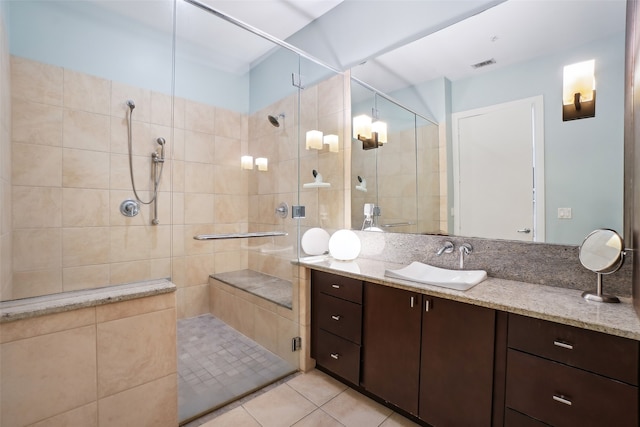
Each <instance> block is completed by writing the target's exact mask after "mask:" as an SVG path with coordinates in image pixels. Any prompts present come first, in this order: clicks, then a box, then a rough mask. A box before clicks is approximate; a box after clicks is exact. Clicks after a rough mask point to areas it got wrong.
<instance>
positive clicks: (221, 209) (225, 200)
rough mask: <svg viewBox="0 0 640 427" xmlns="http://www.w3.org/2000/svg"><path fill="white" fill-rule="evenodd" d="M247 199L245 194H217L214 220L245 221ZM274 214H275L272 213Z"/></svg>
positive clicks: (226, 221) (227, 221)
mask: <svg viewBox="0 0 640 427" xmlns="http://www.w3.org/2000/svg"><path fill="white" fill-rule="evenodd" d="M274 209H275V208H274ZM248 212H249V201H248V199H247V197H246V196H235V195H226V194H218V195H216V199H215V222H217V223H235V222H238V221H243V222H244V221H246V220H247V218H248V216H249V214H248ZM274 216H275V215H274Z"/></svg>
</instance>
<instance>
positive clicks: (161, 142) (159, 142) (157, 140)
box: [156, 137, 167, 146]
mask: <svg viewBox="0 0 640 427" xmlns="http://www.w3.org/2000/svg"><path fill="white" fill-rule="evenodd" d="M156 142H157V143H158V144H160V145H162V146H164V144H166V143H167V141H165V140H164V138H163V137H159V138H158V139H156Z"/></svg>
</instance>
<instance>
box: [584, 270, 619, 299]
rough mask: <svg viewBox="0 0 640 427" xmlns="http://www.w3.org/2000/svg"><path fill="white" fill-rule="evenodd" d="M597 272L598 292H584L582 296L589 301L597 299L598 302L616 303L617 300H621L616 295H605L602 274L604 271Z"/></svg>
mask: <svg viewBox="0 0 640 427" xmlns="http://www.w3.org/2000/svg"><path fill="white" fill-rule="evenodd" d="M596 274H597V275H598V284H597V287H596V292H595V293H593V292H583V293H582V298H584V299H586V300H587V301H596V302H611V303H616V302H620V299H619V298H618V297H616V296H613V295H604V294H603V293H602V276H603V273H598V272H596Z"/></svg>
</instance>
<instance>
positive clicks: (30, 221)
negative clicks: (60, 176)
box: [12, 186, 62, 228]
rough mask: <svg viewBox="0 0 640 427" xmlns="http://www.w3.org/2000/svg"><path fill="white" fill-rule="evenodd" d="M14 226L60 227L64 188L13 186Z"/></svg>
mask: <svg viewBox="0 0 640 427" xmlns="http://www.w3.org/2000/svg"><path fill="white" fill-rule="evenodd" d="M12 209H13V226H14V228H42V227H60V226H61V225H62V189H61V188H52V187H22V186H14V187H13V200H12Z"/></svg>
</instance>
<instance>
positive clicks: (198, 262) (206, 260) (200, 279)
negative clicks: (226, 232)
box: [185, 255, 214, 286]
mask: <svg viewBox="0 0 640 427" xmlns="http://www.w3.org/2000/svg"><path fill="white" fill-rule="evenodd" d="M185 267H186V272H187V277H186V279H187V282H186V285H187V286H194V285H203V284H205V283H207V282H208V280H209V275H210V274H213V273H214V270H213V267H214V255H193V256H187V257H186V258H185Z"/></svg>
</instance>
